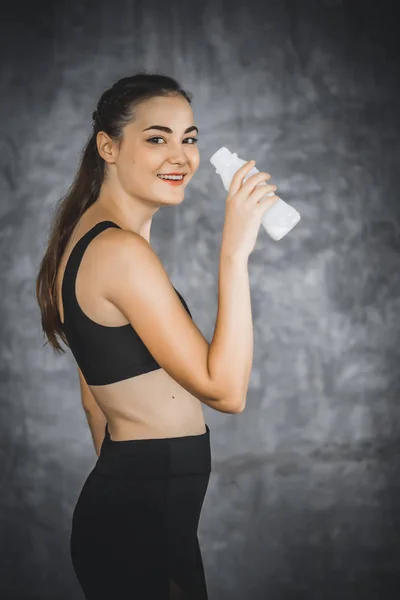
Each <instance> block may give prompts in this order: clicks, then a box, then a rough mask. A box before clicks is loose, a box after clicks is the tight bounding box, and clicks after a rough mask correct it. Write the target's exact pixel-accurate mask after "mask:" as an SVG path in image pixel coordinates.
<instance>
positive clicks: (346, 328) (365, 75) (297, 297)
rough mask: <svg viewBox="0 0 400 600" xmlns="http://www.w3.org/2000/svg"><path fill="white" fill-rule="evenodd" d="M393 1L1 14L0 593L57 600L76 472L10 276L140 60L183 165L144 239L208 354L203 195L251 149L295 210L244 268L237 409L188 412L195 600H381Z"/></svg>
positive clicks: (80, 437) (73, 403) (391, 403)
mask: <svg viewBox="0 0 400 600" xmlns="http://www.w3.org/2000/svg"><path fill="white" fill-rule="evenodd" d="M394 8H395V3H390V2H385V1H383V2H379V3H378V2H377V1H376V2H373V1H372V0H367V1H364V2H361V1H350V2H340V1H337V0H330V1H325V2H317V1H312V0H302V2H301V3H300V2H295V1H294V0H287V1H285V2H272V1H267V0H265V1H264V2H263V3H262V5H258V4H257V3H252V2H247V3H245V4H242V3H239V2H233V3H232V2H227V1H226V0H219V1H215V0H213V1H212V2H211V0H204V2H202V3H198V4H195V3H194V4H193V3H190V2H183V1H176V2H174V3H172V4H171V3H162V2H159V1H151V2H144V1H136V0H134V1H133V0H132V1H128V0H115V1H114V2H113V3H110V2H106V1H103V0H97V1H96V2H95V1H94V0H89V1H88V2H85V3H79V2H72V1H70V2H68V3H67V2H60V1H59V2H53V3H51V2H39V3H33V4H32V5H29V6H27V7H26V8H24V9H22V8H21V6H19V5H15V6H9V7H8V9H7V12H6V13H5V14H3V19H2V22H1V25H0V27H1V36H0V45H1V56H2V61H1V68H0V82H1V90H2V92H1V95H0V107H1V118H0V128H1V135H0V147H1V161H0V162H1V169H0V190H1V196H0V197H1V200H0V257H1V266H2V268H1V269H0V286H1V295H0V328H1V337H0V352H1V360H0V383H1V387H0V393H1V398H0V440H1V442H0V444H1V445H0V448H1V450H0V456H1V470H0V481H1V488H0V489H1V493H0V528H1V531H0V540H1V546H0V548H1V550H0V596H1V597H2V598H5V599H7V600H11V599H13V600H14V599H17V598H18V599H20V598H21V599H22V598H24V599H28V598H29V599H32V600H33V599H36V598H37V599H39V598H40V599H41V600H47V599H48V600H54V598H57V599H58V600H72V599H74V600H75V599H76V600H78V598H81V597H82V596H81V595H80V590H79V589H78V586H77V582H76V581H75V578H74V574H73V571H72V566H71V564H70V559H69V548H68V540H69V531H70V519H71V515H72V510H73V507H74V504H75V502H76V500H77V496H78V494H79V491H80V488H81V486H82V484H83V481H84V479H85V478H86V476H87V474H88V473H89V471H90V470H91V468H92V466H93V465H94V462H95V459H96V457H95V454H94V450H93V446H92V442H91V437H90V432H89V430H88V427H87V424H86V420H85V416H84V413H83V411H82V409H81V406H80V398H79V384H78V379H77V373H76V368H75V363H74V361H73V359H72V356H71V355H70V354H69V353H67V354H66V355H63V356H58V355H55V354H53V351H52V350H51V349H50V348H49V347H48V346H46V347H43V346H42V344H43V338H42V333H41V329H40V318H39V311H38V307H37V305H36V301H35V298H34V281H35V277H36V273H37V269H38V265H39V262H40V259H41V257H42V254H43V250H44V241H45V238H46V231H47V227H48V224H49V220H50V215H51V214H52V211H53V209H54V206H55V203H56V202H57V200H58V198H59V197H60V196H61V195H62V194H63V193H65V191H66V190H67V188H68V186H69V185H70V183H71V181H72V178H73V175H74V172H75V169H76V165H77V161H78V158H79V154H80V152H81V149H82V147H83V145H84V142H85V140H86V136H87V135H88V134H89V130H90V126H91V125H90V124H91V113H92V110H94V107H95V103H96V102H97V99H98V97H99V95H100V94H101V93H102V91H103V89H105V88H106V87H108V86H109V85H110V84H112V83H113V82H114V81H115V80H116V79H118V78H120V77H123V76H126V75H130V74H133V73H134V72H136V71H138V70H140V69H142V68H145V69H149V70H152V71H161V72H164V73H166V74H169V75H172V76H174V77H177V78H178V79H179V80H180V81H181V83H182V84H183V86H184V87H185V88H186V89H188V90H189V91H192V92H193V93H194V100H193V109H194V113H195V120H196V123H197V124H198V126H199V128H200V143H199V149H200V153H201V161H202V162H201V165H200V168H199V171H198V172H197V174H196V177H195V178H194V180H193V181H192V183H191V185H190V186H189V188H188V190H187V193H186V196H185V201H184V203H183V204H182V205H181V206H180V207H178V208H176V209H174V210H170V211H167V210H165V212H162V211H160V212H159V213H158V214H157V215H156V216H155V218H154V220H153V226H152V243H153V245H154V247H155V249H156V251H157V252H158V253H159V255H160V256H161V257H162V259H163V262H164V265H165V267H166V269H167V270H168V272H169V274H170V276H171V280H172V281H173V283H174V284H175V285H176V287H177V288H178V289H179V290H180V291H181V293H182V294H183V296H184V297H185V299H186V300H187V302H188V304H189V306H190V309H191V311H192V314H193V318H194V319H195V321H196V323H197V324H198V326H199V327H200V329H201V330H202V331H203V333H204V335H205V336H206V337H207V339H208V340H209V341H210V340H211V338H212V333H213V329H214V325H215V318H216V311H217V275H218V254H219V243H220V233H221V231H222V226H223V219H224V201H225V197H226V194H225V192H224V190H223V188H222V186H221V183H220V181H219V177H218V176H216V175H215V172H214V169H213V168H212V166H211V165H210V163H209V161H208V159H209V157H210V156H211V154H212V153H213V152H214V151H215V150H216V149H218V148H219V147H220V146H222V145H226V146H227V147H229V148H231V149H233V150H234V151H237V152H238V154H239V156H241V157H243V158H247V159H250V158H255V159H256V160H257V166H258V167H259V168H260V169H261V170H268V171H269V172H271V173H272V175H273V179H274V182H275V183H276V184H277V185H278V192H279V193H280V194H281V196H282V197H283V198H284V199H285V200H287V201H288V202H289V203H291V204H293V206H295V207H296V208H297V210H299V212H300V213H301V215H302V221H301V222H300V224H299V225H298V226H297V227H296V228H295V229H294V230H293V231H292V232H291V233H290V234H288V235H287V236H286V237H285V238H284V239H283V240H282V241H280V242H274V241H272V240H271V239H270V238H269V237H268V236H267V235H266V234H265V233H264V231H263V229H262V228H261V229H260V234H259V237H258V241H257V246H256V249H255V251H254V252H253V254H252V255H251V257H250V262H249V265H250V266H249V271H250V279H251V289H252V305H253V320H254V330H255V352H254V366H253V372H252V376H251V384H250V389H249V394H248V400H247V407H246V410H245V411H244V412H243V413H242V414H240V415H222V414H220V413H216V412H214V411H212V410H211V409H209V408H208V407H205V414H206V420H207V422H208V424H209V426H210V429H211V440H212V449H213V473H212V477H211V481H210V486H209V490H208V493H207V496H206V500H205V504H204V508H203V514H202V519H201V523H200V529H199V537H200V541H201V545H202V550H203V558H204V563H205V569H206V575H207V581H208V587H209V595H210V599H211V598H212V599H214V598H215V599H218V600H228V599H229V600H239V599H242V598H250V597H251V598H252V599H253V600H264V599H267V598H268V599H269V598H274V600H292V599H293V600H303V599H305V600H321V598H324V600H330V599H339V598H340V600H350V599H351V600H354V599H356V598H360V599H361V598H362V599H363V600H370V599H371V600H372V599H377V598H383V597H384V598H385V600H390V599H392V598H393V599H394V598H397V592H396V588H397V586H398V584H399V582H400V576H399V569H398V565H399V561H400V535H399V525H400V523H399V521H400V517H399V507H400V491H399V483H398V482H399V478H398V469H399V462H400V459H399V452H398V450H399V449H400V440H399V428H400V410H399V400H400V376H399V367H398V365H399V362H400V352H399V334H400V324H399V318H398V315H399V309H400V299H399V296H400V253H399V249H400V238H399V217H400V203H399V179H398V156H399V145H400V143H399V111H398V90H399V86H398V84H399V73H398V56H399V53H398V41H397V37H398V36H397V32H396V26H395V23H396V21H395V18H394Z"/></svg>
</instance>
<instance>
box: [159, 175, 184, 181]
mask: <svg viewBox="0 0 400 600" xmlns="http://www.w3.org/2000/svg"><path fill="white" fill-rule="evenodd" d="M158 177H159V178H160V179H173V180H175V181H181V180H182V179H183V175H169V176H166V175H158Z"/></svg>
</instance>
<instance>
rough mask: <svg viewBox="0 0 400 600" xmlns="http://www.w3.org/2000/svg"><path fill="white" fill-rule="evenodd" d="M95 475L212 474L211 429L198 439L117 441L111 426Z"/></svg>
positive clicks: (106, 430)
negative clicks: (112, 435) (111, 436)
mask: <svg viewBox="0 0 400 600" xmlns="http://www.w3.org/2000/svg"><path fill="white" fill-rule="evenodd" d="M94 471H95V472H96V473H98V474H103V475H107V476H111V477H112V476H116V477H121V476H123V477H126V476H139V477H154V476H157V475H160V476H163V475H187V474H206V473H208V474H209V473H210V472H211V447H210V429H209V427H208V425H207V424H206V431H205V432H204V433H201V434H197V435H187V436H181V437H172V438H150V439H138V440H122V441H114V440H112V439H111V438H110V433H109V431H108V426H107V425H106V428H105V437H104V441H103V444H102V446H101V450H100V456H99V458H98V460H97V463H96V466H95V469H94Z"/></svg>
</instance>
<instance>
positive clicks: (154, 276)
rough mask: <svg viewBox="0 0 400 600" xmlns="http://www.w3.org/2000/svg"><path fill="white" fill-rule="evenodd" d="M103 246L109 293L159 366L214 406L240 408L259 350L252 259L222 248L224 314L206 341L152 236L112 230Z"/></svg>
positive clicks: (105, 294)
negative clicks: (250, 274)
mask: <svg viewBox="0 0 400 600" xmlns="http://www.w3.org/2000/svg"><path fill="white" fill-rule="evenodd" d="M99 241H100V240H99ZM99 251H100V252H101V262H102V284H101V285H102V295H103V297H104V298H106V299H107V300H108V301H109V302H111V303H112V304H113V305H114V306H116V307H117V308H118V309H119V310H120V311H121V313H123V314H124V315H125V317H126V318H127V319H128V320H129V322H130V323H131V325H132V326H133V328H134V329H135V331H136V332H137V334H138V335H139V336H140V338H141V339H142V340H143V342H144V344H145V345H146V347H147V348H148V350H149V352H150V353H151V354H152V356H153V357H154V358H155V360H156V361H157V362H158V364H159V365H160V366H161V367H162V368H163V369H164V370H165V371H166V372H167V373H168V374H169V375H170V376H171V377H172V378H173V379H174V380H175V381H177V382H178V383H179V384H180V385H181V386H182V387H183V388H185V389H186V390H187V391H188V392H190V393H191V394H193V395H194V396H195V397H197V398H198V399H199V400H200V401H201V402H204V403H205V404H207V405H208V406H210V407H211V408H213V409H215V410H217V411H219V412H224V413H237V412H241V411H242V410H243V408H244V405H245V400H246V393H247V386H248V380H249V376H250V371H251V365H252V355H253V330H252V318H251V303H250V290H249V277H248V271H247V260H246V259H245V258H239V257H232V256H231V254H230V253H229V252H228V251H224V247H223V246H222V248H221V255H220V265H219V281H218V314H217V320H216V325H215V331H214V335H213V339H212V342H211V344H208V342H207V340H206V339H205V338H204V336H203V335H202V333H201V331H200V330H199V329H198V327H197V326H196V324H195V323H194V322H193V320H192V319H191V318H190V316H189V315H188V313H187V312H186V310H185V308H184V307H183V305H182V303H181V301H180V299H179V296H178V295H177V293H176V291H175V289H174V287H173V286H172V284H171V282H170V280H169V278H168V274H167V273H166V271H165V269H164V267H163V265H162V263H161V261H160V260H159V258H158V256H157V255H156V253H155V252H154V250H153V249H152V248H151V246H150V244H149V243H148V242H147V241H146V240H144V239H143V238H142V237H141V236H139V235H138V234H136V233H133V232H130V231H126V230H121V229H109V230H108V231H107V233H106V235H103V236H102V243H101V249H100V246H99Z"/></svg>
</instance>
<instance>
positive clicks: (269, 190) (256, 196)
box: [249, 185, 277, 204]
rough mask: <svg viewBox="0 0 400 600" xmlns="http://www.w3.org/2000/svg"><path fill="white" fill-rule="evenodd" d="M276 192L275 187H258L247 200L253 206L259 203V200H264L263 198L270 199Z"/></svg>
mask: <svg viewBox="0 0 400 600" xmlns="http://www.w3.org/2000/svg"><path fill="white" fill-rule="evenodd" d="M276 190H277V187H276V185H265V186H264V185H263V186H260V187H258V188H256V189H255V190H254V192H253V193H251V194H250V196H249V200H250V201H251V202H253V203H254V204H257V203H258V202H259V200H261V199H262V198H264V196H268V197H269V198H272V197H273V196H274V195H275V192H276Z"/></svg>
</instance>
